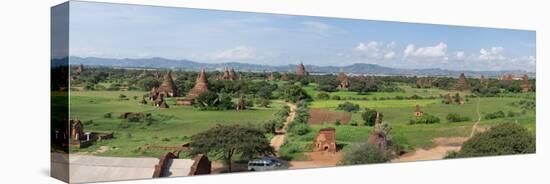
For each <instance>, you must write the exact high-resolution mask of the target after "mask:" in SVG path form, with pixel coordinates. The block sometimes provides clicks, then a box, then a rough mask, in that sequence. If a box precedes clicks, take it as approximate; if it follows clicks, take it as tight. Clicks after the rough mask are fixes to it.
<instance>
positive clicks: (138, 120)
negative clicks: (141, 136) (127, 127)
mask: <svg viewBox="0 0 550 184" xmlns="http://www.w3.org/2000/svg"><path fill="white" fill-rule="evenodd" d="M126 121H128V122H140V121H141V118H139V117H137V116H130V117H128V118H127V119H126Z"/></svg>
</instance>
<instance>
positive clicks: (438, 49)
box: [403, 42, 447, 57]
mask: <svg viewBox="0 0 550 184" xmlns="http://www.w3.org/2000/svg"><path fill="white" fill-rule="evenodd" d="M446 54H447V44H445V43H443V42H440V43H439V44H437V45H435V46H428V47H419V48H416V47H415V46H414V45H413V44H409V45H407V47H406V48H405V50H403V56H404V57H409V56H416V57H442V56H445V55H446Z"/></svg>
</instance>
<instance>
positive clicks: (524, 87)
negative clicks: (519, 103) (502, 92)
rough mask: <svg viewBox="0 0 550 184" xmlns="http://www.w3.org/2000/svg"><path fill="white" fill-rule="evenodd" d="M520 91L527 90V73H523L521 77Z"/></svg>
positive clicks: (525, 91)
mask: <svg viewBox="0 0 550 184" xmlns="http://www.w3.org/2000/svg"><path fill="white" fill-rule="evenodd" d="M521 80H522V81H521V92H524V93H527V92H529V87H530V85H529V76H527V74H525V75H523V77H522V78H521Z"/></svg>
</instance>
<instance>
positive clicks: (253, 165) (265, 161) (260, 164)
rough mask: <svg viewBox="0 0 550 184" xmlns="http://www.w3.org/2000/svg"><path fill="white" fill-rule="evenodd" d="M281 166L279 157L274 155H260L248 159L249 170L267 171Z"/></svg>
mask: <svg viewBox="0 0 550 184" xmlns="http://www.w3.org/2000/svg"><path fill="white" fill-rule="evenodd" d="M280 167H281V162H280V161H279V159H277V158H274V157H261V158H255V159H252V160H250V161H248V170H249V171H269V170H275V169H278V168H280Z"/></svg>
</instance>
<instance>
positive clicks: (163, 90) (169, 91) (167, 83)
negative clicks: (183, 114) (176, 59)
mask: <svg viewBox="0 0 550 184" xmlns="http://www.w3.org/2000/svg"><path fill="white" fill-rule="evenodd" d="M158 93H159V94H164V97H174V96H177V95H178V93H177V90H176V87H175V85H174V80H173V79H172V71H168V72H167V73H166V74H165V75H164V81H163V82H162V84H161V85H160V86H159V88H158Z"/></svg>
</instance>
